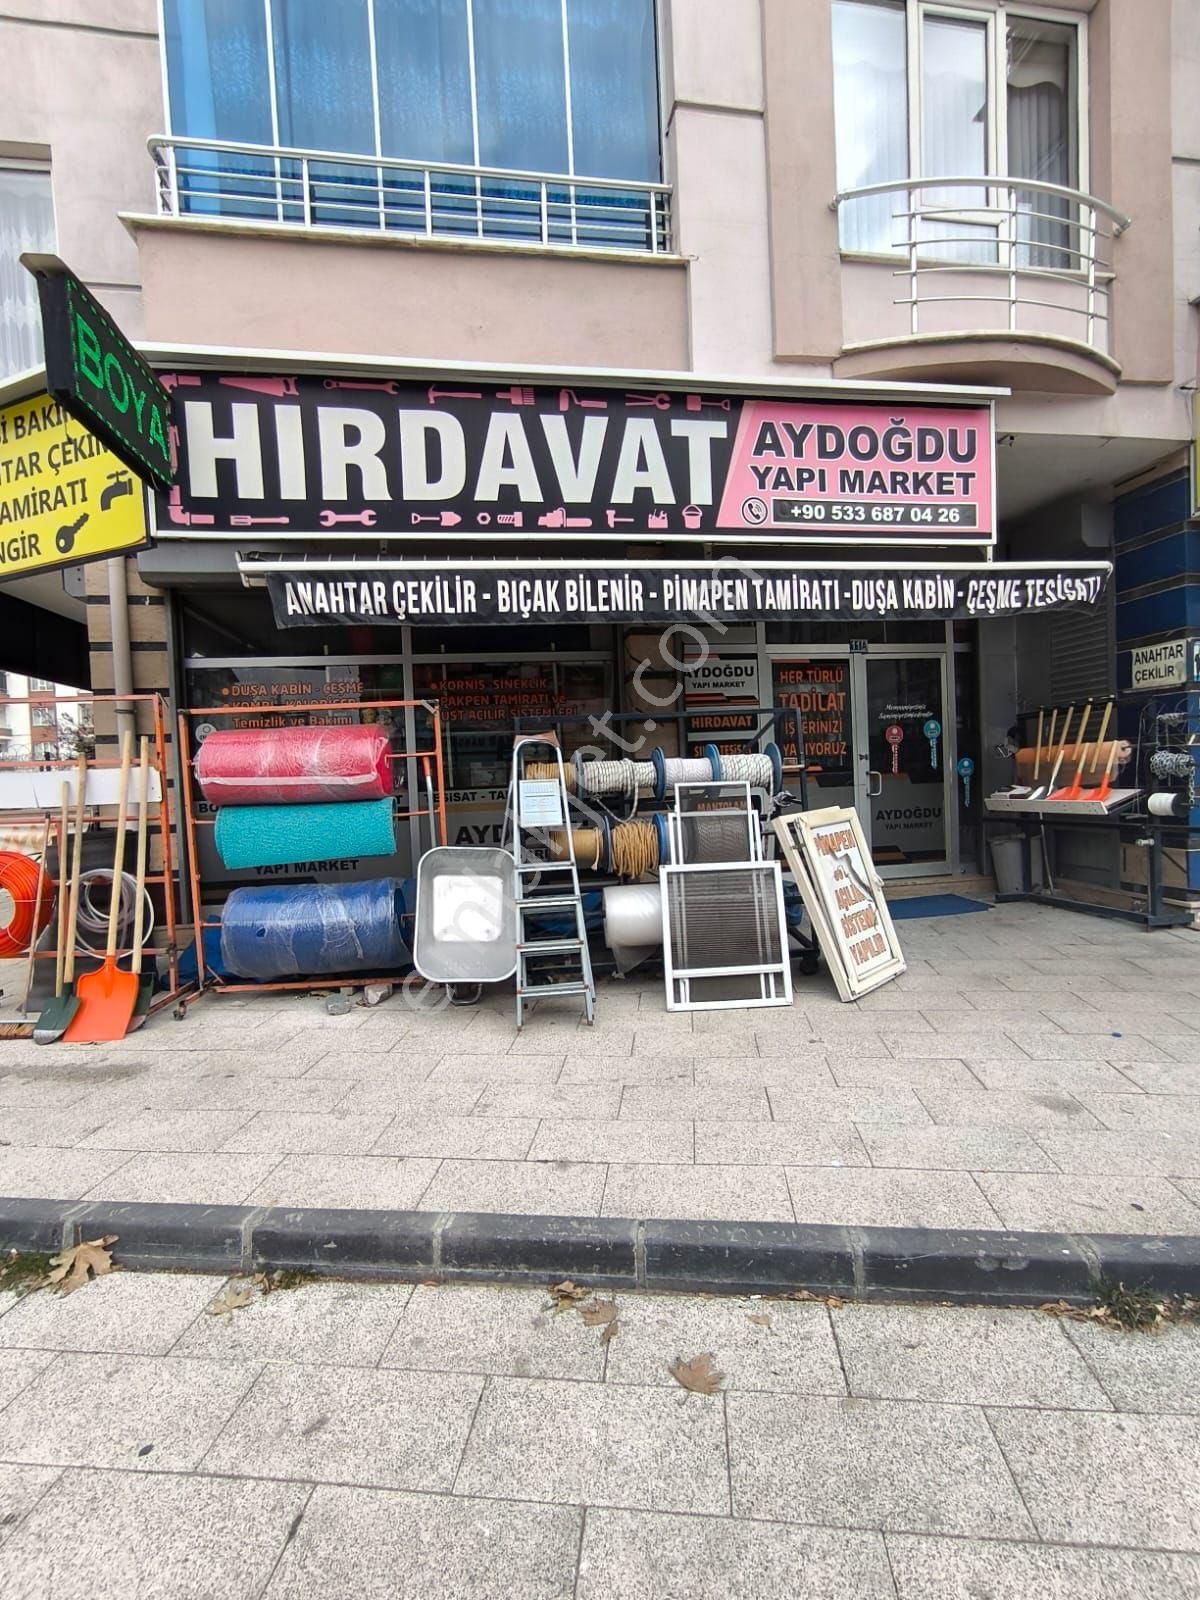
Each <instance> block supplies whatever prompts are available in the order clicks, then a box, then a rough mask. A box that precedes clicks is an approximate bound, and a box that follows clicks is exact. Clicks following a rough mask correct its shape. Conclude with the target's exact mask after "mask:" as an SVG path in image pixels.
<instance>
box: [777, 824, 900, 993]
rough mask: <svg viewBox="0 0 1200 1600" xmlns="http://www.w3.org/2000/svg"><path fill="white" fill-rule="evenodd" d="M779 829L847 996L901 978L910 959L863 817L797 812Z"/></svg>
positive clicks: (839, 987)
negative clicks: (906, 956) (899, 935)
mask: <svg viewBox="0 0 1200 1600" xmlns="http://www.w3.org/2000/svg"><path fill="white" fill-rule="evenodd" d="M771 826H772V827H773V828H774V830H775V835H776V837H777V838H778V840H779V842H780V844H781V845H782V846H783V852H784V855H785V856H786V857H787V862H788V866H789V867H790V868H791V871H792V876H793V877H794V878H795V880H796V887H797V888H798V889H799V891H800V897H801V899H802V900H803V901H804V906H805V909H806V910H807V912H808V915H809V919H810V921H811V922H812V925H813V931H814V933H815V934H816V936H817V939H818V941H819V943H820V945H821V948H822V950H823V951H824V954H825V959H826V961H827V963H828V965H829V970H830V972H831V973H832V974H833V978H834V982H835V983H836V984H837V990H838V995H839V996H840V998H841V999H842V1000H856V999H857V998H858V997H859V996H860V995H864V994H869V993H870V991H871V990H872V989H878V988H879V986H880V985H881V984H884V983H887V982H888V981H889V980H890V979H892V978H896V977H899V975H900V973H902V972H903V971H904V970H905V961H904V956H903V954H902V953H901V950H900V944H899V941H898V940H897V938H896V930H895V927H894V926H893V924H892V919H891V916H890V914H889V913H888V908H887V902H886V900H885V899H884V895H883V883H882V881H881V880H880V878H879V876H878V874H877V873H876V871H875V865H874V862H873V861H872V859H871V851H870V847H869V846H868V844H867V840H866V836H865V834H864V833H863V830H862V824H861V823H860V822H859V820H858V813H857V811H855V810H853V809H852V808H850V807H844V806H831V807H829V808H828V809H827V810H824V811H809V812H794V813H789V814H788V815H785V816H782V817H776V818H775V820H774V822H773V823H772V824H771Z"/></svg>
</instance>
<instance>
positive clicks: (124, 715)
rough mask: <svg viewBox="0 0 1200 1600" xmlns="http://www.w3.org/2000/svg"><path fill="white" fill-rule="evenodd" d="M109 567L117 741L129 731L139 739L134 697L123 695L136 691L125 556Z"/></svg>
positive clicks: (109, 603) (122, 738) (109, 608)
mask: <svg viewBox="0 0 1200 1600" xmlns="http://www.w3.org/2000/svg"><path fill="white" fill-rule="evenodd" d="M106 565H107V567H108V611H109V617H110V619H111V621H110V631H111V633H112V661H113V693H114V694H115V695H116V696H117V697H118V698H117V707H116V710H117V745H118V748H119V747H120V745H121V744H122V743H123V742H124V738H125V734H126V733H128V734H129V735H130V736H131V737H132V738H133V739H135V740H136V736H137V722H136V717H135V712H134V706H133V704H132V702H131V701H128V700H125V701H124V702H123V699H122V697H124V696H125V695H132V693H133V657H132V653H131V651H130V648H129V588H128V585H127V583H126V581H125V557H124V556H113V557H111V558H110V560H109V561H108V562H107V563H106Z"/></svg>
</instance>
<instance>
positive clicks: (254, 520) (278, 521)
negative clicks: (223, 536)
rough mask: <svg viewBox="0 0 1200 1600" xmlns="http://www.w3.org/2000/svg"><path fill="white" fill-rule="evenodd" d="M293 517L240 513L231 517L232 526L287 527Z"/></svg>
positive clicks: (230, 523)
mask: <svg viewBox="0 0 1200 1600" xmlns="http://www.w3.org/2000/svg"><path fill="white" fill-rule="evenodd" d="M291 520H292V519H291V517H251V516H247V515H244V514H243V515H239V516H236V517H230V519H229V526H230V527H231V528H286V527H288V526H289V525H290V523H291Z"/></svg>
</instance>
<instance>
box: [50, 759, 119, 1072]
mask: <svg viewBox="0 0 1200 1600" xmlns="http://www.w3.org/2000/svg"><path fill="white" fill-rule="evenodd" d="M132 754H133V735H132V734H131V733H127V734H126V735H125V737H124V739H123V740H122V743H121V784H120V790H119V792H118V800H117V846H116V850H115V852H114V855H113V876H112V890H111V895H110V900H109V907H108V941H107V943H106V944H105V947H104V963H103V965H102V966H100V967H98V968H97V970H96V971H95V972H85V973H84V974H83V976H82V977H81V978H79V979H78V980H77V981H76V984H75V994H76V996H77V997H78V1000H79V1010H78V1011H77V1012H76V1013H75V1018H74V1021H73V1022H72V1023H71V1026H70V1027H69V1028H68V1029H67V1031H66V1033H64V1034H63V1039H64V1040H65V1041H66V1043H67V1044H106V1043H109V1042H110V1041H111V1040H113V1039H123V1038H124V1037H125V1034H126V1032H127V1031H128V1028H129V1019H130V1018H131V1017H132V1016H133V1008H134V1006H135V1005H136V1004H137V997H138V979H137V974H136V973H134V972H122V971H121V969H120V967H118V966H117V924H118V923H119V921H120V916H121V884H122V872H121V868H122V864H123V861H124V856H125V812H126V800H127V798H128V794H127V791H128V788H129V765H130V760H131V758H132Z"/></svg>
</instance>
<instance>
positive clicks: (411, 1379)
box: [0, 1244, 1200, 1600]
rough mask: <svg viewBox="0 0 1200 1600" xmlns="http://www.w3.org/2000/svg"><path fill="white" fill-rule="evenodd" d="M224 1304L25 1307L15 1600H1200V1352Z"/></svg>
mask: <svg viewBox="0 0 1200 1600" xmlns="http://www.w3.org/2000/svg"><path fill="white" fill-rule="evenodd" d="M116 1253H117V1255H118V1257H119V1244H118V1247H117V1249H116ZM221 1290H222V1283H221V1280H219V1279H212V1278H208V1279H204V1278H195V1277H190V1278H189V1277H182V1276H168V1275H157V1274H122V1273H120V1272H117V1273H114V1274H113V1275H112V1276H110V1277H107V1278H102V1279H99V1280H96V1281H95V1282H93V1283H91V1284H89V1285H87V1286H86V1287H85V1288H83V1289H81V1290H80V1291H78V1292H77V1293H76V1294H74V1295H72V1296H70V1297H68V1298H65V1299H60V1298H56V1297H52V1296H50V1295H48V1294H46V1293H44V1292H39V1293H35V1294H33V1295H30V1296H27V1297H25V1298H24V1299H17V1298H16V1297H15V1296H13V1295H3V1296H0V1594H2V1595H4V1596H5V1597H9V1596H12V1597H20V1600H92V1597H93V1596H95V1595H97V1594H102V1595H104V1596H105V1600H151V1597H152V1600H159V1597H162V1600H168V1597H169V1600H210V1597H213V1596H217V1595H219V1596H221V1597H222V1600H296V1597H303V1600H309V1597H311V1600H363V1597H366V1600H384V1597H388V1600H391V1597H393V1596H396V1595H408V1596H414V1597H417V1596H420V1597H425V1596H429V1597H434V1596H436V1597H437V1600H513V1597H517V1600H526V1597H529V1600H533V1597H538V1600H575V1597H583V1600H646V1597H647V1596H654V1597H655V1600H658V1597H664V1600H727V1597H731V1596H733V1597H737V1596H745V1597H750V1596H753V1597H754V1600H827V1597H828V1596H830V1595H834V1594H836V1595H839V1596H846V1597H848V1600H982V1597H984V1596H986V1597H988V1600H1029V1597H1031V1596H1054V1597H1055V1600H1128V1597H1129V1596H1131V1595H1136V1594H1154V1595H1155V1596H1157V1597H1159V1600H1195V1597H1196V1596H1197V1595H1200V1418H1198V1417H1197V1415H1196V1412H1197V1401H1196V1395H1197V1393H1200V1330H1198V1329H1196V1328H1194V1327H1173V1328H1170V1329H1168V1330H1167V1331H1166V1332H1165V1333H1162V1334H1160V1335H1142V1334H1127V1333H1122V1332H1119V1331H1114V1330H1111V1329H1109V1328H1106V1327H1100V1326H1097V1325H1094V1324H1081V1323H1077V1322H1072V1321H1062V1320H1059V1319H1058V1318H1057V1317H1054V1316H1050V1315H1047V1314H1045V1313H1040V1312H1028V1311H981V1310H963V1309H957V1308H956V1309H947V1308H940V1307H911V1308H910V1307H880V1306H864V1305H855V1306H840V1305H836V1304H835V1305H831V1306H828V1307H827V1306H825V1305H823V1304H820V1303H815V1302H794V1301H789V1300H769V1299H732V1298H731V1299H718V1300H711V1299H705V1298H701V1297H672V1296H662V1295H640V1296H639V1295H621V1296H619V1297H618V1298H617V1301H616V1313H617V1316H616V1326H617V1332H616V1337H615V1338H614V1339H613V1340H611V1342H608V1343H603V1342H602V1341H601V1337H600V1334H601V1329H600V1327H599V1326H598V1325H594V1324H589V1323H588V1322H587V1321H586V1320H585V1318H584V1316H583V1315H581V1314H580V1311H579V1310H578V1309H576V1308H574V1307H569V1308H567V1309H565V1310H556V1309H554V1307H553V1305H552V1303H551V1301H550V1299H549V1297H548V1295H547V1293H546V1292H545V1291H544V1290H532V1289H516V1288H494V1287H461V1286H455V1287H449V1286H443V1287H434V1286H428V1285H420V1286H416V1287H409V1286H406V1285H404V1286H401V1285H366V1284H341V1283H334V1282H321V1283H309V1284H305V1285H303V1286H301V1287H299V1288H294V1289H288V1290H280V1291H277V1292H273V1293H270V1294H268V1295H265V1296H264V1295H262V1294H261V1293H260V1292H257V1291H254V1292H253V1297H252V1298H251V1300H250V1303H249V1304H248V1305H246V1306H245V1307H244V1308H242V1309H239V1310H236V1311H233V1312H232V1313H231V1314H229V1315H213V1314H211V1313H210V1311H209V1310H208V1309H207V1308H208V1307H209V1306H210V1305H211V1304H212V1303H213V1301H214V1299H215V1298H216V1297H217V1296H218V1294H219V1293H220V1292H221ZM703 1352H709V1353H711V1356H712V1358H713V1362H714V1364H715V1367H716V1369H717V1370H718V1371H719V1372H720V1373H721V1374H722V1375H723V1376H722V1379H721V1382H720V1386H719V1388H718V1391H717V1392H716V1393H714V1394H710V1395H706V1394H701V1393H689V1392H687V1391H685V1390H684V1389H683V1388H681V1387H680V1386H679V1385H678V1384H677V1383H676V1382H675V1381H674V1379H673V1378H672V1376H671V1374H670V1372H669V1370H668V1368H669V1366H670V1364H671V1363H672V1362H674V1361H675V1359H676V1357H683V1358H684V1359H685V1360H691V1359H692V1358H694V1357H695V1356H697V1355H699V1354H701V1353H703Z"/></svg>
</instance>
